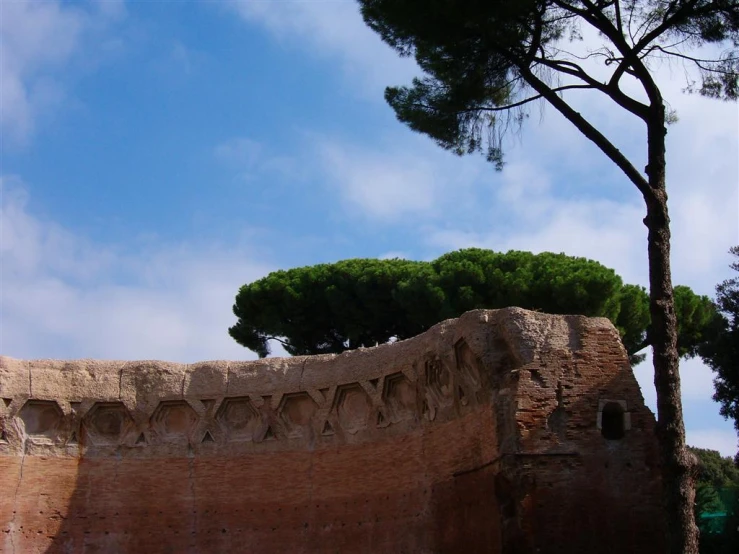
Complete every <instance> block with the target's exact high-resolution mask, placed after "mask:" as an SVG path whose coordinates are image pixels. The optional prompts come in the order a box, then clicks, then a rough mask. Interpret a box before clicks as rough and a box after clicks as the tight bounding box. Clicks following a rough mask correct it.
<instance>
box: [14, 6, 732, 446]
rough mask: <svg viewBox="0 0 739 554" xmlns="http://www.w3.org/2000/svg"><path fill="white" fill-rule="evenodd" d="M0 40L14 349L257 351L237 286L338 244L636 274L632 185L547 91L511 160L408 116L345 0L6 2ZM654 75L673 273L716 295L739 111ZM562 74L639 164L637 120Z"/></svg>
mask: <svg viewBox="0 0 739 554" xmlns="http://www.w3.org/2000/svg"><path fill="white" fill-rule="evenodd" d="M585 39H586V43H587V42H588V41H594V40H597V38H596V37H589V36H588V35H587V34H586V36H585ZM0 41H1V42H0V47H1V48H0V94H1V96H0V104H1V105H0V108H2V109H1V110H0V138H1V139H2V144H1V145H0V153H1V155H2V159H1V160H0V161H1V167H0V178H1V179H2V182H1V184H0V187H1V188H0V193H1V194H2V220H1V223H0V225H1V227H0V230H1V231H2V235H0V252H1V253H2V288H1V289H0V297H1V299H2V308H1V309H2V312H1V314H0V316H1V321H0V324H1V325H2V327H1V328H0V331H1V334H0V352H1V353H2V354H4V355H9V356H14V357H19V358H44V357H54V358H81V357H97V358H114V359H146V358H156V359H167V360H174V361H182V362H193V361H197V360H203V359H220V358H231V359H245V358H252V357H253V354H252V353H251V352H249V351H247V350H245V349H243V348H241V347H240V346H238V345H237V344H236V343H235V342H233V341H232V340H231V339H230V337H228V335H227V333H226V329H227V328H228V326H229V325H231V324H232V323H233V321H234V317H233V315H232V313H231V305H232V303H233V298H234V295H235V293H236V291H237V290H238V287H239V286H240V285H241V284H243V283H246V282H249V281H252V280H254V279H256V278H259V277H261V276H263V275H265V274H267V273H268V272H270V271H272V270H274V269H279V268H289V267H295V266H300V265H307V264H313V263H318V262H328V261H335V260H339V259H343V258H349V257H388V256H404V257H408V258H412V259H432V258H435V257H437V256H438V255H440V254H442V253H444V252H447V251H449V250H454V249H457V248H462V247H468V246H481V247H487V248H492V249H495V250H502V251H505V250H508V249H511V248H515V249H522V250H531V251H535V252H541V251H554V252H565V253H567V254H570V255H578V256H587V257H589V258H592V259H596V260H598V261H600V262H602V263H604V264H605V265H607V266H609V267H612V268H614V269H616V270H617V271H618V273H619V274H620V275H621V276H622V277H623V278H624V280H625V281H627V282H631V283H639V284H643V285H646V282H647V279H646V276H647V270H646V230H645V228H644V226H643V225H642V223H641V220H642V218H643V216H644V208H643V206H642V201H641V198H640V197H639V195H638V194H637V192H636V189H635V188H634V187H633V186H632V185H630V184H629V183H628V182H626V180H625V178H624V177H623V176H622V175H621V174H620V173H619V172H618V171H617V170H616V169H615V167H613V166H612V165H611V164H610V162H608V161H607V160H606V159H605V157H604V156H603V155H602V154H601V153H600V152H599V151H598V150H597V149H595V148H594V147H593V146H591V145H590V144H589V143H588V142H587V141H586V140H585V139H584V138H582V137H581V136H579V135H578V133H577V131H575V130H574V129H573V128H571V126H570V124H569V123H567V122H566V121H564V120H563V119H562V118H561V117H559V116H558V114H556V113H555V112H554V111H553V110H552V109H549V108H546V107H539V106H537V107H535V108H534V109H533V110H532V112H531V117H530V119H529V121H528V122H527V123H526V125H525V126H524V128H523V129H522V132H521V133H519V134H517V135H512V136H511V137H510V139H509V140H508V143H507V148H506V156H507V157H506V160H507V166H506V168H505V170H504V171H503V172H502V173H496V172H495V171H494V169H493V167H492V166H491V165H489V164H487V163H485V162H484V160H483V159H482V158H478V157H464V158H459V157H456V156H454V155H451V154H449V153H447V152H444V151H442V150H441V149H439V148H438V147H437V146H435V145H434V144H433V143H432V141H431V140H429V139H427V138H425V137H423V136H420V135H416V134H414V133H412V132H411V131H409V130H408V129H406V128H405V127H404V126H403V125H401V124H400V123H398V122H397V121H396V120H395V117H394V115H393V113H392V111H391V110H390V108H389V107H388V106H387V105H386V104H385V102H384V100H383V98H382V92H383V89H384V87H385V86H387V85H395V84H405V83H408V82H409V81H410V79H411V78H412V77H413V76H414V75H416V74H418V72H417V68H416V67H415V64H414V63H413V62H412V61H411V60H408V59H400V58H398V57H397V56H396V55H395V54H394V53H393V52H392V51H391V50H390V49H389V48H388V47H386V46H385V45H383V44H382V42H381V41H380V40H379V39H378V38H377V37H376V36H375V35H374V34H373V33H372V32H371V31H369V30H368V29H367V28H366V27H365V26H364V24H363V23H362V21H361V18H360V17H359V13H358V8H357V6H356V4H355V2H354V1H353V0H335V1H259V2H255V1H245V2H225V1H211V2H200V1H182V2H178V1H169V2H162V1H156V2H155V1H138V2H130V1H129V2H124V1H122V0H121V1H118V0H116V1H59V0H47V1H44V2H28V1H21V2H18V1H13V0H2V2H0ZM654 69H655V72H656V74H657V75H658V78H659V79H660V82H661V84H662V87H663V91H664V93H665V96H666V98H667V100H668V101H669V102H670V104H671V106H672V107H673V108H675V109H676V110H677V113H678V116H679V117H680V120H679V122H678V123H677V124H675V125H674V126H672V127H670V129H669V134H668V163H669V170H668V171H669V174H668V190H669V192H670V208H671V215H672V222H673V239H674V246H673V264H674V269H673V272H674V273H673V274H674V281H675V283H676V284H686V285H689V286H691V287H692V288H693V289H694V290H695V291H696V292H699V293H701V294H708V295H713V288H714V286H715V284H716V283H717V282H719V281H721V280H723V279H725V278H727V277H729V276H731V271H730V270H729V269H728V264H729V263H730V262H731V261H732V260H731V258H730V256H729V255H728V253H727V251H728V249H729V247H730V246H732V245H735V244H737V243H739V197H738V195H737V183H738V182H739V154H738V152H739V139H738V136H739V112H738V111H737V106H736V105H735V104H724V103H720V102H712V101H708V100H705V99H701V98H698V97H694V96H686V95H684V94H682V93H681V89H682V88H683V87H684V86H685V81H684V77H683V75H684V74H683V70H682V68H681V67H677V66H672V67H671V66H664V67H662V66H660V67H655V68H654ZM573 92H574V93H575V94H578V95H579V96H575V95H571V96H568V97H567V99H568V100H569V101H570V102H572V103H573V104H574V105H575V106H576V107H577V108H578V109H579V110H580V111H582V112H583V113H584V114H585V115H586V116H588V117H589V118H591V119H592V120H593V121H595V122H596V123H597V124H598V125H599V126H600V127H601V128H602V129H604V130H605V131H606V132H607V133H608V135H609V136H610V137H612V138H613V140H614V141H615V142H616V143H617V144H618V145H619V146H620V147H621V148H622V149H623V151H624V152H625V153H626V154H627V155H628V156H629V157H631V158H632V159H633V160H634V161H635V165H636V167H643V165H644V134H643V130H642V129H641V127H640V126H639V125H638V124H637V123H636V122H634V121H630V120H629V118H628V117H626V116H625V115H624V114H623V113H621V112H620V111H618V110H613V109H611V108H610V107H609V106H608V103H607V101H605V100H603V99H599V98H596V97H591V96H586V95H583V93H582V92H579V91H573ZM682 367H683V370H682V374H683V382H684V395H683V396H684V405H685V413H686V421H687V428H688V440H689V442H690V443H691V444H695V445H700V446H705V447H711V448H716V449H719V450H721V451H722V452H723V453H724V454H727V455H728V454H731V453H734V452H735V451H736V435H735V433H734V431H733V429H732V426H731V424H730V423H728V422H726V421H724V420H723V419H722V418H721V417H720V416H718V406H717V405H716V404H715V403H713V402H712V401H711V398H710V397H711V394H712V384H711V379H712V377H711V373H710V371H709V370H707V369H706V368H705V367H704V366H703V365H702V364H701V363H700V362H699V361H697V360H691V361H689V362H686V363H684V364H683V366H682ZM636 373H637V377H638V378H639V380H640V383H641V384H642V388H643V391H644V395H645V398H646V400H647V402H648V403H649V404H650V405H651V406H652V408H653V409H654V392H653V387H652V385H651V374H650V367H649V364H648V363H645V364H642V365H641V366H639V367H637V368H636Z"/></svg>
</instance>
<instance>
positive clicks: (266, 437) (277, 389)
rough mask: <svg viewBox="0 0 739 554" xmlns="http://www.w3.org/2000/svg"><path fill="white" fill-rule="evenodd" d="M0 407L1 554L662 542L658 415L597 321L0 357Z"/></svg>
mask: <svg viewBox="0 0 739 554" xmlns="http://www.w3.org/2000/svg"><path fill="white" fill-rule="evenodd" d="M0 398H1V399H2V400H1V401H0V430H1V431H2V435H1V438H0V490H2V491H3V494H2V495H0V552H16V553H27V552H28V553H30V552H75V553H76V552H105V553H108V552H111V553H114V552H132V553H133V552H135V553H139V552H172V553H180V552H255V553H261V552H265V553H269V552H286V553H299V552H306V553H307V552H341V553H346V552H351V553H354V552H357V553H362V552H368V553H369V552H394V553H395V552H397V553H400V552H408V553H422V552H423V553H432V552H433V553H437V552H438V553H442V552H450V553H454V552H465V553H466V552H470V553H472V552H485V553H498V552H506V553H516V552H521V553H529V552H530V553H534V552H544V553H546V552H552V553H554V552H567V553H578V552H582V553H586V552H587V553H590V552H594V551H599V552H614V553H615V552H620V553H621V552H652V551H657V550H659V548H660V546H661V544H662V542H661V541H662V537H663V521H662V513H661V508H660V497H659V493H660V487H659V473H658V469H659V468H658V467H657V466H656V465H655V464H656V460H657V457H656V450H655V441H654V437H653V425H654V419H653V417H652V414H651V413H650V412H649V411H648V410H647V409H646V408H645V407H644V405H643V400H642V397H641V393H640V391H639V389H638V386H637V384H636V381H635V380H634V377H633V374H632V373H631V370H630V368H629V367H628V363H627V361H626V357H625V353H624V351H623V347H622V346H621V345H620V343H619V341H618V339H617V333H616V331H615V330H614V329H613V327H612V326H611V325H610V323H608V322H607V321H605V320H603V319H588V318H582V317H576V316H549V315H545V314H537V313H533V312H527V311H524V310H520V309H516V308H510V309H506V310H495V311H475V312H470V313H468V314H465V315H464V316H462V317H461V318H460V319H458V320H450V321H448V322H444V323H442V324H439V325H437V326H435V327H434V328H432V329H431V330H429V331H428V332H426V333H424V334H422V335H420V336H419V337H416V338H414V339H411V340H408V341H402V342H400V343H396V344H393V345H384V346H380V347H378V348H372V349H363V350H359V351H354V352H347V353H345V354H342V355H339V356H315V357H298V358H290V359H268V360H261V361H258V362H203V363H199V364H192V365H181V364H172V363H166V362H149V361H147V362H111V361H108V362H103V361H95V360H77V361H71V362H67V361H58V360H56V361H55V360H35V361H23V360H14V359H10V358H0ZM609 401H610V405H611V407H612V405H613V404H614V403H615V404H617V405H618V406H621V407H623V410H622V411H623V413H618V414H617V416H618V417H620V418H621V419H620V420H619V421H620V422H621V423H622V424H623V425H622V426H623V433H622V436H621V437H620V438H617V439H611V440H608V439H606V438H604V436H603V433H602V430H601V429H599V428H598V425H599V422H600V423H601V424H602V422H603V421H604V420H603V416H602V415H601V417H599V412H602V411H603V407H604V406H605V405H606V404H608V403H609ZM608 417H611V416H608ZM606 419H607V421H606V423H608V422H609V421H612V420H613V417H611V419H610V420H608V418H606Z"/></svg>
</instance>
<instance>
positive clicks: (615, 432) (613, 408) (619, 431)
mask: <svg viewBox="0 0 739 554" xmlns="http://www.w3.org/2000/svg"><path fill="white" fill-rule="evenodd" d="M624 415H625V414H624V408H623V406H621V404H619V403H618V402H608V403H607V404H606V405H605V406H603V410H602V411H601V420H600V432H601V434H602V435H603V438H604V439H606V440H611V441H613V440H619V439H622V438H624V434H625V433H626V421H625V420H626V418H625V417H624Z"/></svg>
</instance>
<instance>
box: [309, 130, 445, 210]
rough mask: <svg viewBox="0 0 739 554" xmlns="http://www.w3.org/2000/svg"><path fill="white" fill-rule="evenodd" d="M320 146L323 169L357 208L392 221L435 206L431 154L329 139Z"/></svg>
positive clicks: (350, 203)
mask: <svg viewBox="0 0 739 554" xmlns="http://www.w3.org/2000/svg"><path fill="white" fill-rule="evenodd" d="M318 150H319V155H320V159H321V160H322V165H323V171H324V172H325V173H326V174H327V175H328V177H329V179H330V180H331V182H332V184H333V186H334V187H335V188H336V189H337V190H338V191H339V192H340V194H341V197H342V199H343V201H344V202H345V203H346V204H347V205H348V206H349V207H350V209H352V210H354V211H358V212H360V213H361V214H363V215H366V216H368V217H371V218H376V219H380V220H384V221H391V220H397V219H398V218H400V217H404V216H407V215H408V214H424V213H428V212H430V211H431V210H433V209H434V208H435V207H436V200H437V194H438V185H439V176H438V174H437V172H436V169H437V168H436V165H437V164H435V163H434V162H433V161H432V160H431V159H429V158H425V157H420V156H416V155H413V154H412V153H410V152H406V153H401V154H393V153H389V152H387V151H384V150H370V149H366V148H359V147H356V146H352V145H347V144H338V143H336V142H333V141H328V140H325V141H322V142H321V143H320V144H319V147H318Z"/></svg>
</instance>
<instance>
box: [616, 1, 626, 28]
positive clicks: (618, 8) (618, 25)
mask: <svg viewBox="0 0 739 554" xmlns="http://www.w3.org/2000/svg"><path fill="white" fill-rule="evenodd" d="M614 8H615V10H616V29H618V32H619V33H621V35H623V34H624V26H623V23H622V22H621V0H616V1H615V2H614Z"/></svg>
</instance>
